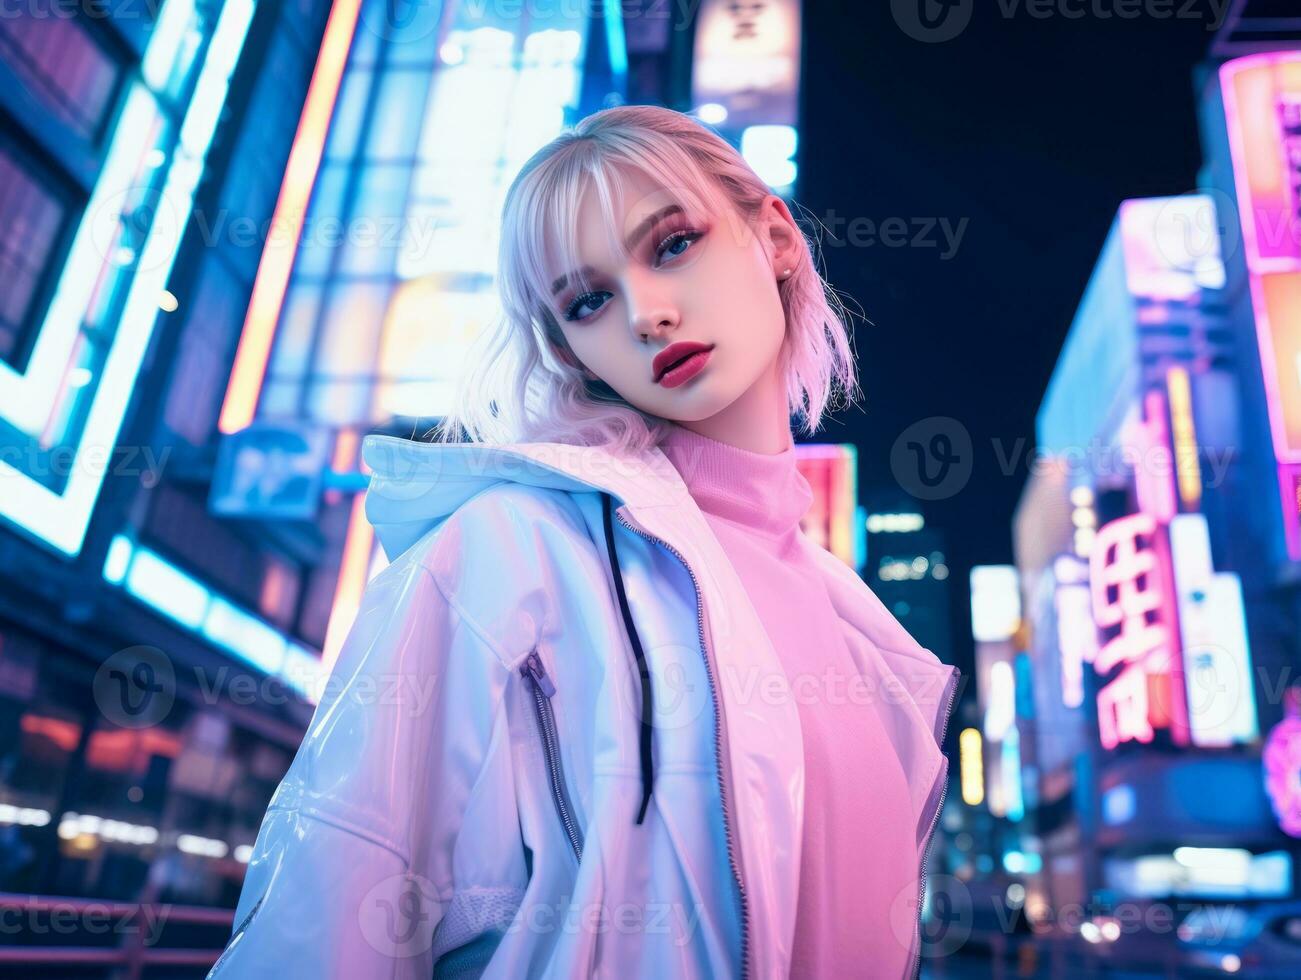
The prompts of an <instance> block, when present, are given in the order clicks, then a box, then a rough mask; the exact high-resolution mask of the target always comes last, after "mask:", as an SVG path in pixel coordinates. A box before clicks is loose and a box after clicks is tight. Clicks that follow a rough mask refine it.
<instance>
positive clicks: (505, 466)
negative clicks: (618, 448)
mask: <svg viewBox="0 0 1301 980" xmlns="http://www.w3.org/2000/svg"><path fill="white" fill-rule="evenodd" d="M362 461H363V462H364V463H365V465H366V466H367V468H368V469H370V471H371V479H370V486H369V490H368V492H367V494H366V519H367V520H368V521H369V522H370V523H371V525H372V526H373V527H374V528H375V533H376V536H377V537H378V538H379V541H380V545H381V546H382V547H383V549H384V553H385V555H386V556H387V557H388V558H389V560H392V559H394V558H396V557H397V556H398V555H399V554H401V553H402V552H403V551H405V550H406V549H407V548H409V547H411V545H413V544H415V543H416V541H418V540H420V538H421V537H423V536H424V534H425V533H427V532H428V531H430V530H432V529H433V528H434V527H436V526H437V525H438V524H439V523H441V522H442V521H443V520H444V519H445V518H447V517H448V516H449V515H450V514H451V513H452V512H453V511H455V510H456V509H457V508H458V507H460V506H461V505H462V504H463V503H465V502H466V501H467V500H469V499H470V498H471V497H473V496H474V495H475V494H477V493H479V492H480V491H482V490H485V489H487V488H488V487H490V486H492V485H493V484H496V483H503V482H512V483H522V484H527V485H529V486H537V487H549V488H553V489H557V490H568V491H592V490H605V491H608V492H609V493H610V494H611V495H613V496H614V497H616V498H618V499H619V500H620V501H622V502H623V503H624V504H626V505H627V507H628V509H629V510H630V511H631V512H632V513H633V514H634V515H639V514H644V513H646V512H648V511H650V510H652V509H655V508H661V507H680V506H682V505H683V504H685V503H689V502H691V495H690V493H689V492H688V490H687V487H686V484H685V483H684V482H683V480H682V478H681V476H679V475H678V472H677V470H676V469H674V467H673V464H672V463H671V462H669V459H668V457H667V456H665V455H664V453H663V452H662V451H661V450H660V449H659V448H658V447H652V449H651V450H649V451H648V452H646V453H644V454H642V455H637V456H634V455H619V454H616V453H612V452H610V451H609V450H606V449H602V448H599V447H592V446H574V445H569V444H566V443H558V442H530V443H508V444H504V445H491V446H490V445H484V444H480V443H427V442H413V441H411V440H409V439H401V438H398V437H397V436H383V435H370V436H367V437H366V438H365V439H363V440H362Z"/></svg>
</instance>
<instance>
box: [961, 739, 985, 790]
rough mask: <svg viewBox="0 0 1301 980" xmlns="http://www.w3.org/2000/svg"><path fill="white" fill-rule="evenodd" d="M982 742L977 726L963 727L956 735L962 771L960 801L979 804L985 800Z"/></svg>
mask: <svg viewBox="0 0 1301 980" xmlns="http://www.w3.org/2000/svg"><path fill="white" fill-rule="evenodd" d="M984 751H985V750H984V743H983V741H982V740H981V737H980V729H979V728H965V729H963V731H962V734H961V735H959V736H958V760H959V764H960V768H961V772H962V802H963V803H965V804H967V806H980V804H981V803H983V802H984V801H985V759H984Z"/></svg>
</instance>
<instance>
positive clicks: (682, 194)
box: [433, 105, 856, 454]
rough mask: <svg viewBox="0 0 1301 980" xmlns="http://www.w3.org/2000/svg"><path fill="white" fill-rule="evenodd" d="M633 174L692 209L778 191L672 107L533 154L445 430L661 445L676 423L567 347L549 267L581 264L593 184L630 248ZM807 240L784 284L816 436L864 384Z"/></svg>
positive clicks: (746, 215)
mask: <svg viewBox="0 0 1301 980" xmlns="http://www.w3.org/2000/svg"><path fill="white" fill-rule="evenodd" d="M628 173H640V174H642V175H643V176H644V177H646V178H647V179H648V180H649V181H650V182H651V183H652V184H653V185H655V186H657V187H660V188H662V189H663V190H664V192H665V194H666V195H667V197H668V199H669V200H671V201H673V202H674V203H677V204H679V205H680V206H681V207H682V208H683V209H684V211H685V212H686V213H687V215H696V216H699V215H702V214H704V213H705V212H706V210H707V208H706V202H709V203H711V204H714V205H715V209H716V210H718V208H717V205H718V204H720V203H722V204H727V205H730V206H731V208H732V209H733V210H734V211H735V212H736V213H737V214H739V215H740V216H742V218H743V219H745V220H749V219H750V218H753V217H754V216H755V215H757V213H758V211H759V208H760V205H762V203H763V201H764V200H765V198H766V197H767V196H768V194H770V193H771V190H770V188H769V187H768V185H767V184H765V183H764V181H763V180H762V179H761V178H760V177H759V176H758V175H757V174H755V172H754V171H753V170H752V169H751V168H750V165H749V164H748V163H746V161H745V159H744V158H743V157H742V156H741V154H740V153H739V152H737V150H736V149H735V148H734V147H733V146H732V145H731V144H729V143H728V142H727V141H726V140H724V139H723V138H722V137H720V136H719V135H717V134H716V133H714V132H713V131H711V130H710V129H708V128H707V127H705V126H704V125H703V124H701V123H699V122H697V121H696V120H695V119H692V118H691V117H690V116H687V115H684V114H683V113H680V112H675V111H673V110H672V109H665V108H661V107H658V106H645V105H639V106H618V107H615V108H611V109H603V110H601V111H599V112H596V113H593V114H592V115H590V116H587V117H586V118H584V119H582V120H581V121H579V122H578V123H577V124H576V125H575V126H573V127H572V128H570V129H568V130H566V131H565V132H564V133H562V134H561V135H559V136H557V137H556V138H555V139H554V140H552V141H551V142H550V143H548V144H547V145H546V146H544V147H543V148H542V149H541V150H539V151H538V152H537V153H535V154H534V155H533V156H532V157H531V158H530V159H529V160H528V161H527V162H526V163H525V164H524V166H523V167H522V168H521V169H520V172H519V174H518V175H517V176H516V177H515V180H514V181H513V182H512V184H511V186H510V189H509V191H508V192H507V195H506V201H505V205H504V208H503V211H502V234H501V244H500V249H499V252H498V277H497V286H498V290H499V295H500V300H501V308H502V317H501V319H500V321H499V323H498V324H496V325H494V326H493V327H490V328H488V329H486V330H485V331H483V333H482V334H481V335H480V337H479V338H477V339H476V342H475V343H474V344H473V345H472V348H473V349H472V350H471V352H470V356H469V357H468V359H467V363H468V369H467V371H466V372H465V374H464V375H463V376H462V377H461V378H460V380H459V384H458V386H457V391H456V394H455V398H454V407H453V409H452V410H451V411H450V412H449V413H448V415H447V416H446V417H445V418H444V419H443V420H442V422H441V423H440V424H439V426H438V427H437V429H436V431H435V434H434V436H433V438H435V439H437V440H439V441H446V442H450V441H460V440H461V438H462V433H464V436H465V437H468V438H469V439H471V440H474V441H477V442H484V443H493V444H501V443H509V442H526V441H527V442H566V443H576V444H579V445H600V446H604V447H606V448H608V449H612V450H615V451H619V452H632V453H638V454H639V453H642V452H644V451H645V450H646V449H648V448H649V446H651V445H654V444H657V443H658V442H659V441H660V439H661V438H662V436H663V433H664V432H665V431H666V430H667V425H668V423H666V421H665V420H664V419H661V418H659V417H657V416H654V415H651V414H649V413H646V412H643V411H641V410H639V409H637V408H636V407H635V406H633V405H631V404H629V403H628V402H627V401H625V400H624V399H623V398H621V397H620V396H619V395H618V394H617V393H616V392H614V390H613V389H612V388H610V387H609V386H608V385H606V384H604V382H599V381H592V380H590V379H589V378H586V377H585V376H584V375H583V374H582V373H581V370H580V369H579V368H578V367H576V366H574V365H571V364H569V363H567V362H566V361H565V360H563V359H562V358H561V356H559V354H558V353H557V348H558V349H559V350H563V351H568V345H567V344H566V342H565V338H564V335H563V334H562V332H561V330H560V327H559V324H558V323H557V322H556V318H555V316H554V314H553V313H552V311H551V310H550V306H549V303H548V296H549V293H550V283H549V280H548V269H551V270H552V271H553V273H554V270H555V269H556V268H562V269H574V268H576V267H577V266H578V265H580V264H581V263H580V262H579V261H578V260H577V256H576V247H575V242H576V240H577V223H578V209H579V203H580V201H581V199H582V195H583V192H584V191H585V190H586V188H587V187H588V186H589V184H590V186H591V187H592V188H593V189H594V191H595V193H596V199H597V201H598V202H599V205H600V207H601V208H602V211H603V213H604V216H605V219H606V221H605V224H606V227H607V229H608V235H609V237H610V242H611V249H612V252H614V254H619V252H621V251H623V246H622V244H621V243H620V242H618V240H617V233H618V221H617V216H616V214H615V212H614V207H615V202H616V199H617V192H618V191H619V190H620V189H621V188H622V187H623V180H624V177H625V175H626V174H628ZM800 237H801V239H802V240H803V245H804V248H803V249H802V254H801V256H800V258H799V260H798V261H797V262H796V263H795V265H794V267H793V271H792V273H791V275H790V276H789V277H787V278H786V279H783V280H779V281H778V284H777V286H778V293H779V295H780V297H781V303H782V307H783V309H784V311H785V316H786V339H785V341H784V342H783V344H782V349H781V354H780V355H779V357H780V361H781V365H780V366H781V369H782V371H783V373H784V377H785V379H786V391H787V398H788V402H789V404H790V410H791V415H793V416H798V417H799V418H800V430H801V431H802V432H804V433H806V434H810V435H811V434H813V433H814V432H816V431H817V428H818V426H819V425H820V423H821V421H822V418H823V415H824V413H825V412H826V411H828V407H829V405H831V399H832V396H833V393H835V392H837V391H843V392H844V393H845V394H846V395H847V396H848V398H847V400H848V401H851V402H852V400H853V397H854V394H855V389H856V381H855V370H854V358H853V352H852V349H851V345H850V340H849V334H848V331H847V329H846V325H845V323H844V322H843V321H842V319H841V317H840V316H838V315H837V311H840V312H841V313H844V305H843V304H842V303H841V302H840V300H839V298H838V297H837V296H836V294H835V291H834V290H832V289H831V287H830V286H828V285H827V284H826V283H825V281H824V280H823V278H822V276H821V275H820V274H819V272H818V270H817V269H816V268H815V266H814V262H813V249H812V246H811V244H810V241H809V239H808V237H807V235H804V234H803V233H801V236H800ZM549 260H550V261H549ZM579 288H580V289H586V288H587V283H585V282H580V283H579ZM832 407H834V406H832ZM458 430H459V431H458Z"/></svg>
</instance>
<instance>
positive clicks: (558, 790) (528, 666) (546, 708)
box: [520, 650, 583, 861]
mask: <svg viewBox="0 0 1301 980" xmlns="http://www.w3.org/2000/svg"><path fill="white" fill-rule="evenodd" d="M520 673H521V674H523V675H524V677H525V679H527V680H528V682H529V687H530V688H531V689H532V691H533V706H534V708H535V709H536V713H537V719H538V731H539V732H540V733H541V734H542V748H543V751H544V753H545V754H546V758H547V770H548V772H549V774H550V780H551V798H552V800H553V801H554V802H555V804H556V812H557V813H559V814H560V822H561V823H562V824H563V825H564V828H565V836H567V837H568V838H569V844H570V846H571V847H572V848H573V849H574V857H575V858H577V859H578V860H580V861H581V860H582V857H583V835H582V832H581V831H580V830H579V829H578V822H577V821H576V820H574V808H573V806H571V805H570V802H569V792H568V790H567V789H566V787H565V773H564V770H563V768H562V767H561V764H560V736H559V735H558V734H557V732H556V715H555V711H554V710H553V708H552V707H551V696H552V695H553V694H555V693H556V685H555V683H554V682H553V681H552V680H551V677H550V676H549V675H548V674H547V668H546V666H545V665H544V664H543V663H542V657H541V656H539V654H538V652H537V650H532V651H530V653H529V655H528V656H527V657H525V658H524V663H523V664H521V665H520Z"/></svg>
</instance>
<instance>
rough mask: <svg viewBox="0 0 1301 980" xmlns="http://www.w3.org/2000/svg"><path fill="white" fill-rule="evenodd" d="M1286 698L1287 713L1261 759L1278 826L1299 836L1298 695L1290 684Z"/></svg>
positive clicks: (1300, 706)
mask: <svg viewBox="0 0 1301 980" xmlns="http://www.w3.org/2000/svg"><path fill="white" fill-rule="evenodd" d="M1286 699H1287V700H1286V702H1285V703H1286V714H1285V715H1284V717H1283V720H1282V721H1280V722H1279V723H1278V724H1277V725H1275V726H1274V730H1273V731H1271V732H1270V733H1269V739H1268V740H1267V741H1266V742H1265V749H1264V751H1263V752H1262V753H1261V763H1262V764H1263V765H1264V767H1265V791H1266V792H1267V793H1268V794H1269V800H1270V803H1271V804H1272V805H1273V807H1274V815H1275V816H1276V817H1278V825H1279V827H1280V828H1282V830H1283V833H1285V834H1287V835H1289V836H1291V837H1301V703H1299V701H1301V698H1299V697H1298V691H1297V689H1296V688H1291V689H1289V690H1288V692H1287V695H1286Z"/></svg>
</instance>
